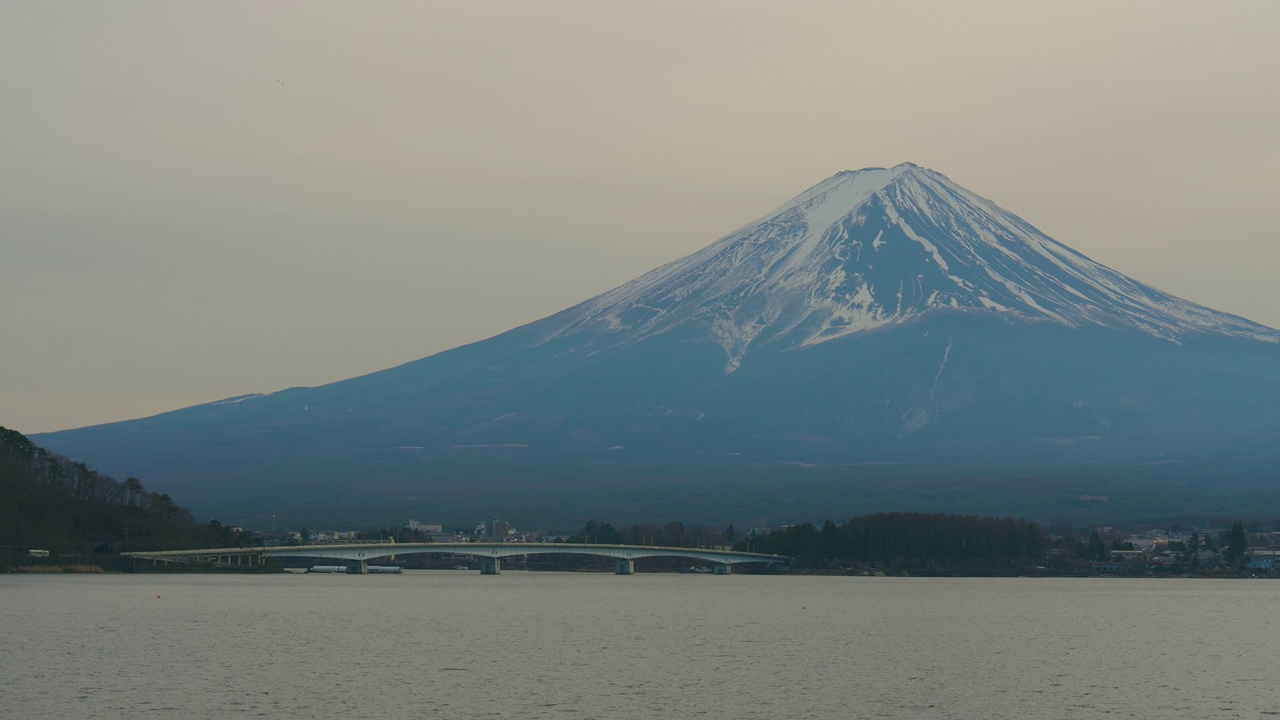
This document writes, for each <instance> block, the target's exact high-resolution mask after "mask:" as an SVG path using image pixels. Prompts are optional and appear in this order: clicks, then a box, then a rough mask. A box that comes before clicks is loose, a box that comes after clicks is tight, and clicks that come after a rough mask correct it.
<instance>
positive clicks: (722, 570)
mask: <svg viewBox="0 0 1280 720" xmlns="http://www.w3.org/2000/svg"><path fill="white" fill-rule="evenodd" d="M712 572H714V573H715V574H716V575H732V574H733V566H732V565H729V564H728V563H716V564H715V567H713V568H712Z"/></svg>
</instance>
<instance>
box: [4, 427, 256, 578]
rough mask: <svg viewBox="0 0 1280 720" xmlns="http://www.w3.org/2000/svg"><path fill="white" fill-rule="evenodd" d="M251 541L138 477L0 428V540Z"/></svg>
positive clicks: (178, 545)
mask: <svg viewBox="0 0 1280 720" xmlns="http://www.w3.org/2000/svg"><path fill="white" fill-rule="evenodd" d="M246 544H251V541H250V538H249V537H248V536H246V535H245V534H244V533H242V532H235V531H232V530H231V529H230V528H227V527H224V526H223V525H222V524H221V523H219V522H218V521H217V520H213V521H211V522H209V523H207V524H201V523H198V522H196V520H195V518H194V516H193V515H192V514H191V512H190V511H189V510H187V509H186V508H184V507H181V506H179V505H178V504H177V503H175V502H174V501H173V499H172V498H171V497H169V496H168V495H166V494H163V493H157V492H152V491H149V490H147V488H146V487H145V486H144V485H143V484H142V482H141V481H140V480H138V479H137V478H133V477H130V478H127V479H125V480H124V481H119V480H116V479H115V478H112V477H110V476H108V475H104V474H102V473H100V472H97V471H96V470H93V469H91V468H89V467H88V466H86V465H85V464H84V463H81V462H75V461H72V460H69V459H67V458H65V457H62V456H60V455H56V454H54V453H51V452H49V451H47V450H45V449H44V448H42V447H39V446H37V445H36V444H35V443H33V442H31V440H30V439H28V438H27V437H26V436H24V435H23V434H22V433H19V432H17V431H15V430H10V429H8V428H4V427H0V547H8V548H11V549H12V548H41V549H46V550H50V551H51V552H53V553H55V554H73V553H74V554H85V553H90V554H91V553H99V554H101V553H112V552H121V551H125V550H159V549H165V550H168V549H182V548H197V547H234V546H243V545H246Z"/></svg>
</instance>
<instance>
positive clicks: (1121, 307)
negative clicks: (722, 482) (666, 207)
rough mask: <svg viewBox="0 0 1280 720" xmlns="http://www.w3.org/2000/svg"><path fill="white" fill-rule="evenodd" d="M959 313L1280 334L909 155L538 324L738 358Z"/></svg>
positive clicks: (845, 175)
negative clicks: (674, 335)
mask: <svg viewBox="0 0 1280 720" xmlns="http://www.w3.org/2000/svg"><path fill="white" fill-rule="evenodd" d="M957 311H959V312H975V313H1002V314H1007V315H1010V316H1015V317H1017V318H1019V319H1023V320H1028V321H1036V322H1053V323H1059V324H1062V325H1066V326H1069V327H1081V326H1090V325H1094V326H1103V327H1108V328H1113V329H1117V330H1134V331H1138V332H1142V333H1146V334H1149V335H1153V336H1156V337H1160V338H1164V339H1167V340H1170V341H1174V342H1178V341H1179V340H1180V338H1183V337H1185V336H1188V335H1192V334H1197V333H1216V334H1221V335H1229V336H1235V337H1244V338H1250V339H1254V340H1259V341H1264V342H1269V343H1276V342H1280V332H1277V331H1275V330H1272V329H1270V328H1267V327H1264V326H1261V325H1258V324H1255V323H1252V322H1249V321H1248V320H1244V319H1243V318H1239V317H1236V316H1233V315H1228V314H1225V313H1220V312H1217V311H1214V310H1211V309H1209V308H1206V307H1203V306H1200V305H1196V304H1194V303H1190V302H1187V301H1185V300H1181V299H1179V298H1176V297H1173V296H1171V295H1168V294H1166V293H1163V292H1160V291H1159V290H1156V289H1155V288H1152V287H1150V286H1147V285H1144V284H1142V283H1140V282H1137V281H1135V280H1133V279H1131V278H1128V277H1126V276H1124V275H1122V274H1120V273H1118V272H1116V271H1114V270H1111V269H1110V268H1107V267H1105V266H1103V265H1101V264H1099V263H1096V262H1094V261H1093V260H1090V259H1089V258H1087V257H1085V256H1084V255H1081V254H1079V253H1077V252H1075V251H1074V250H1071V249H1070V248H1068V247H1066V246H1065V245H1062V244H1061V243H1058V242H1057V241H1055V240H1053V239H1052V238H1050V237H1048V236H1046V235H1044V234H1043V233H1041V232H1040V231H1038V230H1036V229H1035V228H1034V227H1032V226H1031V225H1030V224H1028V223H1027V222H1026V221H1024V220H1022V219H1021V218H1019V217H1018V216H1016V215H1014V214H1012V213H1009V212H1007V211H1005V210H1004V209H1002V208H1000V207H999V206H997V205H996V204H995V203H993V202H991V201H990V200H987V199H986V198H983V197H981V196H979V195H977V194H975V193H973V192H971V191H969V190H966V189H965V188H962V187H960V186H959V185H956V184H955V183H953V182H951V180H949V179H948V178H947V177H946V176H944V175H941V174H939V173H936V172H934V171H932V170H928V169H925V168H921V167H919V166H916V165H913V164H911V163H904V164H901V165H897V166H895V167H893V168H887V169H886V168H869V169H865V170H858V171H844V172H840V173H837V174H836V175H834V176H832V177H831V178H828V179H827V180H824V181H823V182H821V183H819V184H817V185H815V186H814V187H812V188H810V189H808V190H806V191H805V192H803V193H801V194H800V195H798V196H796V197H795V198H793V199H792V200H791V201H789V202H787V203H786V204H784V205H782V206H781V207H780V208H778V209H777V210H775V211H773V212H772V213H770V214H768V215H766V216H765V217H764V218H762V219H761V220H759V221H757V222H754V223H752V224H750V225H747V226H745V227H743V228H740V229H739V230H737V231H735V232H732V233H730V234H729V235H726V236H725V237H723V238H721V239H720V240H718V241H716V242H714V243H712V244H711V245H709V246H707V247H706V248H703V249H702V250H699V251H698V252H695V253H693V254H692V255H689V256H688V257H685V258H682V259H680V260H677V261H675V262H673V263H670V264H668V265H665V266H663V267H660V268H657V269H656V270H653V271H651V272H649V273H646V274H645V275H643V276H641V277H639V278H637V279H635V280H633V281H631V282H629V283H626V284H625V285H622V286H620V287H618V288H615V289H614V290H611V291H609V292H606V293H604V294H602V295H599V296H597V297H595V298H592V299H591V300H588V301H586V302H584V303H582V304H580V305H578V306H575V307H573V308H570V309H568V310H566V311H564V312H562V313H559V314H557V315H554V316H552V317H551V318H548V319H547V320H546V321H544V322H543V323H540V325H542V326H543V327H544V328H545V332H544V334H543V335H542V341H543V342H546V341H549V340H551V339H554V338H559V337H564V336H568V335H574V334H578V333H599V334H603V335H606V336H612V339H609V340H607V342H610V343H615V342H619V341H622V342H628V341H637V340H641V339H644V338H646V337H651V336H653V335H657V334H661V333H666V332H669V331H671V330H672V329H675V328H677V327H685V326H690V325H694V326H696V327H698V328H701V329H702V330H703V331H704V332H705V333H706V334H707V336H708V337H709V338H710V339H712V340H713V341H715V342H717V343H719V345H720V346H721V347H722V348H723V349H724V351H725V354H726V363H725V371H726V372H733V371H734V370H736V369H737V368H738V367H739V366H740V365H741V363H742V360H743V358H744V357H745V356H746V354H747V351H748V349H750V348H753V347H757V346H761V345H769V346H773V347H776V348H778V349H789V348H794V347H803V346H810V345H815V344H818V343H823V342H828V341H830V340H833V339H836V338H839V337H844V336H847V335H850V334H852V333H858V332H865V331H868V330H874V329H876V328H880V327H884V326H886V325H889V324H893V323H901V322H906V321H908V320H911V319H913V318H917V317H920V316H922V315H924V314H927V313H932V312H957ZM620 333H621V334H624V336H623V337H617V336H618V334H620Z"/></svg>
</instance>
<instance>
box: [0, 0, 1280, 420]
mask: <svg viewBox="0 0 1280 720" xmlns="http://www.w3.org/2000/svg"><path fill="white" fill-rule="evenodd" d="M1277 37H1280V3H1278V2H1272V1H1266V2H1199V3H1180V2H1170V1H1169V0H1158V1H1155V2H1117V1H1116V0H1106V1H1105V2H1079V1H1077V2H1070V3H1066V2H1063V3H1044V2H994V3H993V2H975V1H974V0H966V2H951V1H949V0H948V1H946V2H919V3H910V2H866V3H856V2H847V1H838V2H796V1H795V0H789V1H788V2H746V1H744V0H725V1H723V2H655V1H654V0H645V1H643V2H630V3H614V2H601V1H600V0H590V1H582V2H534V1H528V0H523V1H513V2H463V1H458V2H416V1H415V2H405V3H392V2H378V3H354V2H347V3H321V2H305V3H302V2H299V3H286V2H267V3H264V2H258V1H256V0H255V1H253V2H227V1H226V0H219V1H218V2H207V3H194V2H168V1H165V2H155V3H135V2H123V1H116V2H109V3H61V2H47V1H43V0H41V1H36V0H30V1H25V2H24V1H22V0H12V1H9V2H4V3H0V308H2V309H0V425H4V426H7V427H11V428H14V429H17V430H20V431H22V432H27V433H31V432H41V431H48V430H58V429H64V428H70V427H77V426H82V425H88V424H94V423H99V422H107V421H112V420H122V419H126V418H133V417H140V416H144V415H150V414H154V413H157V412H162V411H165V410H171V409H175V408H178V407H183V406H187V405H192V404H196V403H200V402H206V401H211V400H217V399H221V398H224V397H228V396H232V395H239V394H244V393H249V392H271V391H275V390H279V389H282V388H285V387H290V386H296V385H317V384H322V383H326V382H331V381H335V380H340V379H344V378H347V377H352V376H355V375H360V374H364V373H367V372H373V371H376V370H380V369H383V368H386V367H390V366H393V365H398V364H400V363H403V362H407V361H410V360H414V359H417V358H420V357H424V356H427V355H430V354H432V353H435V352H438V351H441V350H445V349H448V348H450V347H454V346H457V345H459V344H462V343H466V342H470V341H475V340H480V339H483V338H486V337H489V336H491V335H494V334H496V333H498V332H501V331H503V330H506V329H508V328H511V327H514V326H516V325H519V324H523V323H526V322H529V321H532V320H535V319H538V318H540V317H543V316H545V315H548V314H550V313H552V312H555V311H557V310H560V309H562V308H564V307H567V306H569V305H571V304H574V303H576V302H578V301H581V300H584V299H586V298H588V297H590V296H592V295H595V294H597V293H599V292H602V291H604V290H607V289H609V288H611V287H614V286H616V285H618V284H620V283H622V282H625V281H626V280H629V279H631V278H633V277H635V276H637V275H639V274H641V273H642V272H644V271H646V270H649V269H651V268H653V267H655V266H657V265H660V264H662V263H665V262H667V261H670V260H674V259H676V258H678V257H680V256H683V255H686V254H688V253H690V252H692V251H694V250H697V249H698V248H700V247H702V246H704V245H706V244H708V243H710V242H712V241H714V240H715V239H717V238H718V237H720V236H722V235H724V234H726V233H728V232H730V231H731V230H733V229H735V228H737V227H739V226H741V225H744V224H746V223H748V222H750V221H752V220H754V219H756V218H757V217H759V216H760V215H762V214H764V213H766V212H768V211H769V210H771V209H773V208H774V207H776V206H777V205H780V204H781V203H783V202H784V201H786V200H787V199H789V198H790V197H791V196H793V195H795V194H797V193H799V192H801V191H802V190H804V189H805V188H807V187H809V186H810V185H813V184H815V183H817V182H819V181H821V180H823V179H824V178H826V177H828V176H830V175H832V174H834V173H835V172H837V171H839V170H845V169H858V168H862V167H869V166H889V165H894V164H897V163H899V162H903V161H912V162H915V163H917V164H920V165H924V166H926V167H929V168H932V169H934V170H937V171H939V172H942V173H944V174H946V175H948V176H950V177H951V179H952V180H954V181H956V182H958V183H960V184H961V185H964V186H965V187H968V188H969V189H971V190H973V191H975V192H977V193H979V194H981V195H984V196H986V197H989V198H991V199H993V200H995V201H996V202H997V203H999V204H1000V205H1002V206H1003V207H1005V208H1007V209H1009V210H1011V211H1013V212H1015V213H1017V214H1019V215H1021V216H1022V217H1023V218H1025V219H1026V220H1028V221H1029V222H1031V223H1032V224H1033V225H1036V226H1037V227H1039V228H1040V229H1041V230H1043V231H1045V232H1046V233H1048V234H1049V235H1051V236H1053V237H1055V238H1056V239H1058V240H1059V241H1061V242H1063V243H1065V244H1067V245H1070V246H1072V247H1074V248H1075V249H1077V250H1079V251H1081V252H1083V253H1085V254H1086V255H1089V256H1090V257H1092V258H1093V259H1095V260H1098V261H1099V262H1102V263H1104V264H1106V265H1109V266H1111V267H1113V268H1116V269H1117V270H1120V271H1122V272H1125V273H1127V274H1129V275H1132V276H1134V277H1136V278H1137V279H1139V280H1142V281H1144V282H1147V283H1149V284H1152V285H1155V286H1156V287H1159V288H1161V289H1163V290H1166V291H1168V292H1172V293H1174V294H1175V295H1179V296H1181V297H1184V298H1187V299H1189V300H1193V301H1196V302H1199V303H1202V304H1206V305H1209V306H1211V307H1214V308H1217V309H1220V310H1225V311H1228V312H1233V313H1236V314H1240V315H1243V316H1245V317H1248V318H1250V319H1253V320H1256V321H1258V322H1262V323H1264V324H1268V325H1271V326H1273V327H1276V326H1280V289H1278V288H1277V282H1276V279H1275V277H1276V275H1277V269H1278V268H1280V242H1278V241H1280V237H1277V227H1278V226H1280V222H1277V221H1278V220H1280V217H1278V215H1280V211H1278V210H1277V200H1276V196H1277V191H1278V190H1280V181H1278V180H1277V174H1276V172H1277V168H1280V81H1277V77H1280V42H1277V40H1276V38H1277Z"/></svg>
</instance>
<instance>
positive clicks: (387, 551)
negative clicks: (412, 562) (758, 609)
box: [123, 542, 791, 575]
mask: <svg viewBox="0 0 1280 720" xmlns="http://www.w3.org/2000/svg"><path fill="white" fill-rule="evenodd" d="M424 553H430V554H437V555H469V556H471V557H474V558H477V559H479V560H480V572H481V574H483V575H497V574H498V573H500V572H502V558H505V557H512V556H521V555H595V556H597V557H607V558H613V559H614V560H615V561H616V562H615V564H614V571H615V572H616V573H617V574H618V575H630V574H632V573H634V572H635V561H636V560H638V559H640V558H651V557H678V558H688V559H690V560H697V561H701V562H705V563H710V564H711V566H712V568H713V572H714V573H715V574H717V575H728V574H729V573H730V569H731V568H732V567H733V566H734V565H736V564H737V563H779V562H787V561H788V560H790V559H791V558H788V557H785V556H782V555H763V554H760V553H744V552H735V551H733V550H709V549H703V548H678V547H660V546H653V545H594V544H579V543H496V542H495V543H358V544H350V545H282V546H279V547H252V548H211V549H207V550H161V551H155V552H130V553H123V555H125V556H126V557H133V558H137V559H139V560H151V561H153V562H188V563H189V562H211V563H218V564H223V565H256V564H261V563H262V562H263V561H264V560H266V559H267V558H285V557H290V558H316V559H324V560H338V561H341V562H343V563H345V564H346V565H347V568H348V572H351V573H364V572H365V571H366V568H367V567H368V563H369V561H371V560H377V559H380V558H388V557H392V556H395V555H414V554H424Z"/></svg>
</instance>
